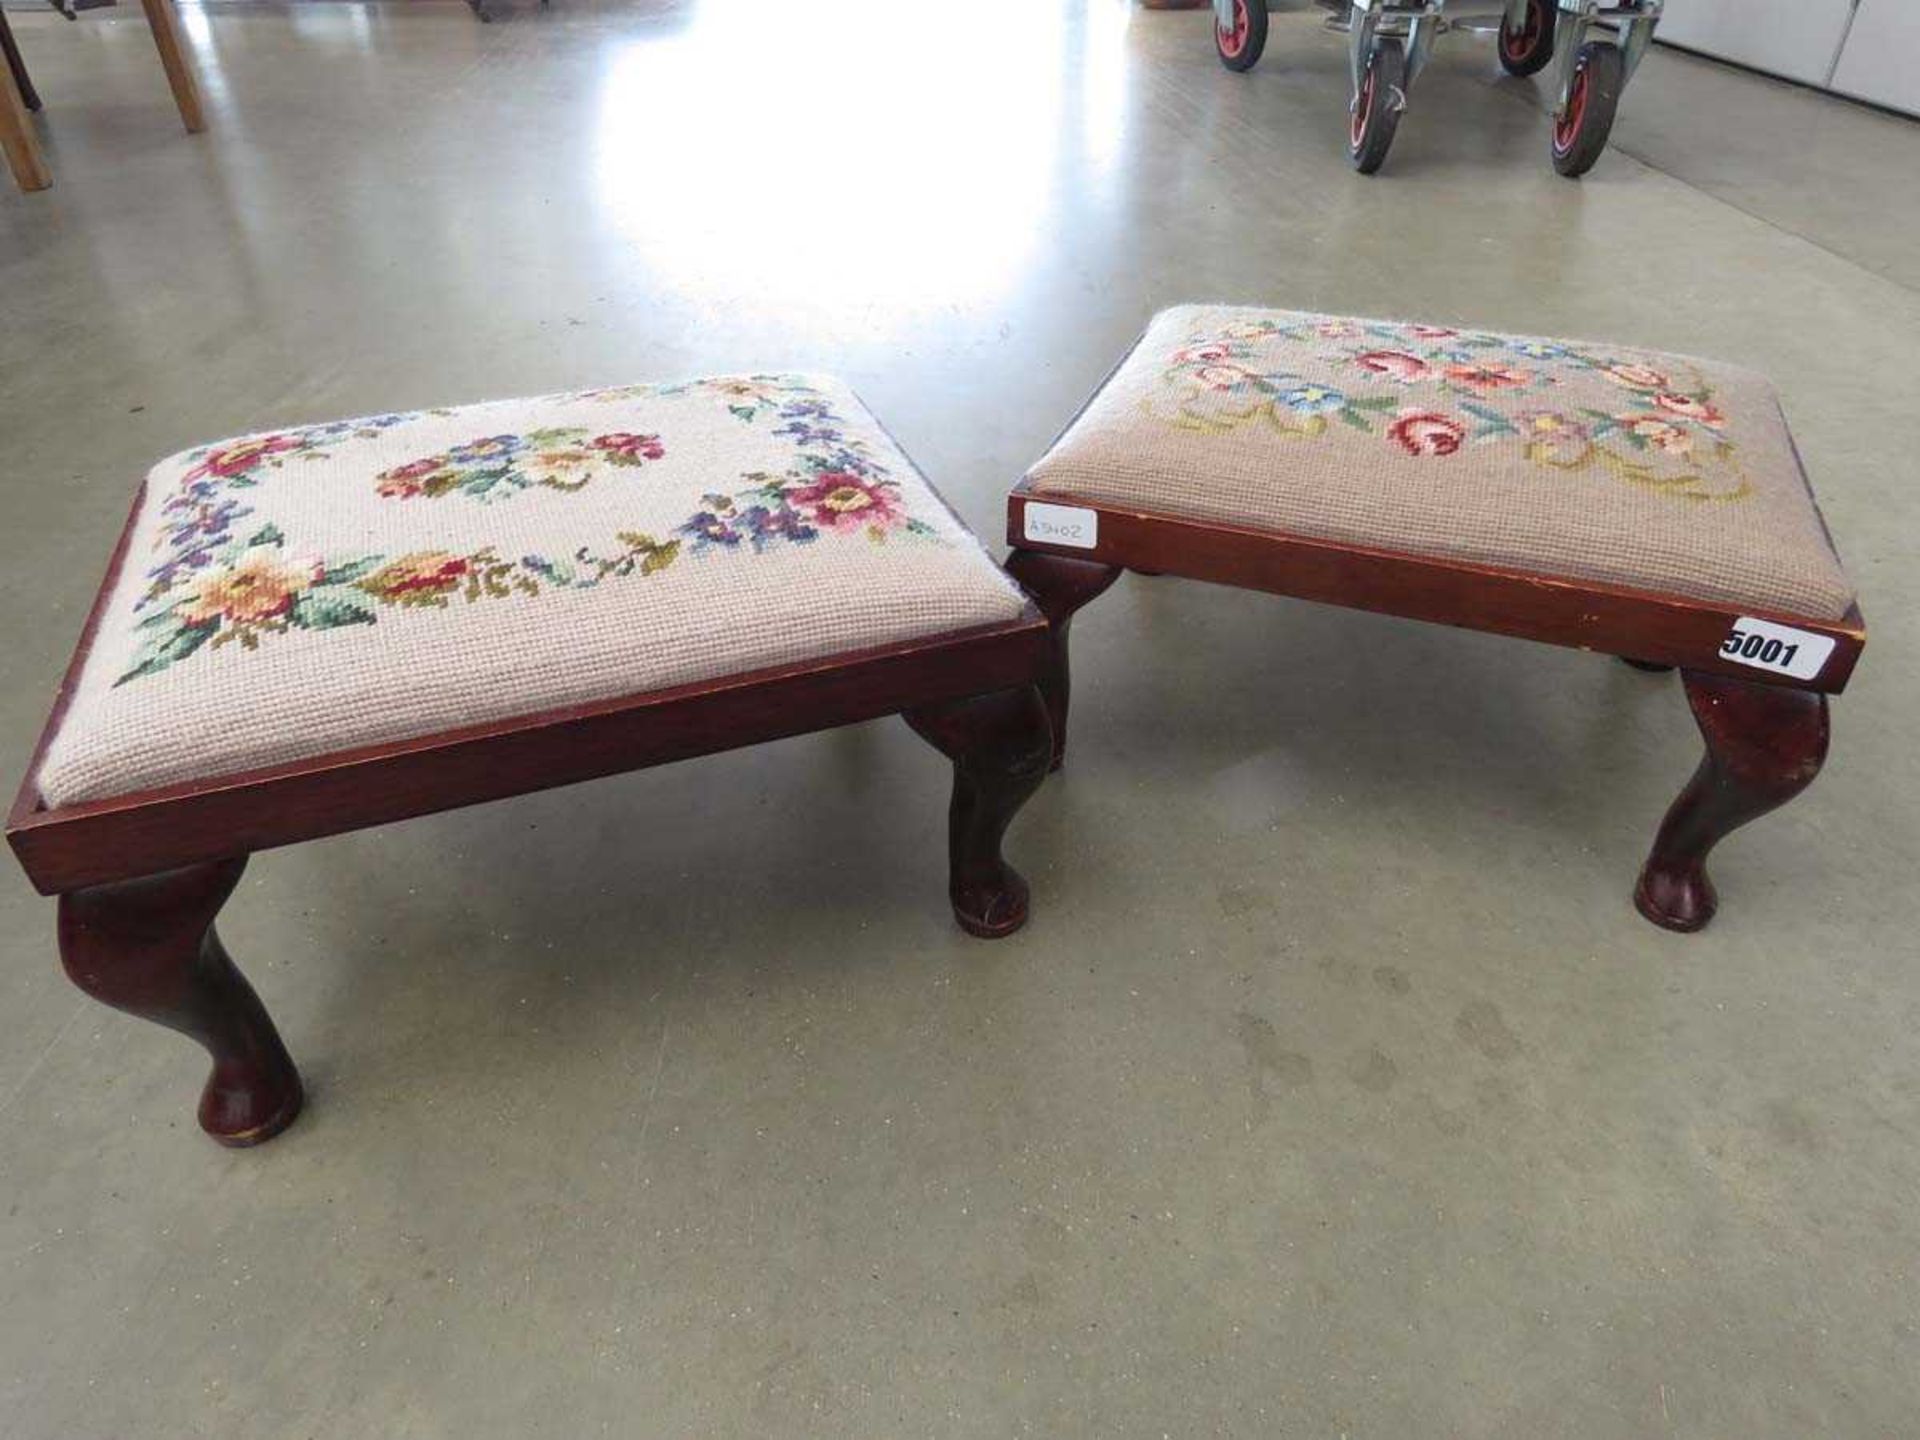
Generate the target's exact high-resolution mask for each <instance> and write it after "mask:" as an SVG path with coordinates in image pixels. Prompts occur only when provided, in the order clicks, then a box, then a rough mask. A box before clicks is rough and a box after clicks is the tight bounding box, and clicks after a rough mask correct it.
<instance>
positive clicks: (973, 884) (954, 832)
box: [904, 685, 1053, 939]
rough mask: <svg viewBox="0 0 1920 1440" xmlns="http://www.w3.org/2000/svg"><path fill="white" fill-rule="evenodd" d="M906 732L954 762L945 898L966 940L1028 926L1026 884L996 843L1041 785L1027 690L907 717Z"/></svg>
mask: <svg viewBox="0 0 1920 1440" xmlns="http://www.w3.org/2000/svg"><path fill="white" fill-rule="evenodd" d="M904 718H905V720H906V722H907V724H909V725H911V726H912V727H913V728H914V730H915V732H916V733H918V734H919V735H920V736H921V737H922V738H923V739H925V740H926V741H927V742H928V743H929V744H930V745H932V746H933V747H934V748H935V749H936V750H938V751H939V752H940V753H941V754H943V755H945V756H947V757H948V758H949V759H951V760H952V761H953V803H952V805H951V806H950V807H949V809H948V811H947V857H948V874H949V880H948V886H947V893H948V895H949V897H950V898H951V899H952V901H953V916H954V919H956V920H958V921H959V922H960V928H961V929H963V930H965V931H966V932H967V933H968V934H969V935H978V936H981V937H983V938H985V939H997V938H998V937H1000V936H1002V935H1011V934H1012V933H1013V932H1014V931H1016V930H1018V929H1019V928H1020V927H1021V926H1022V925H1024V924H1026V923H1027V882H1026V881H1025V880H1023V879H1022V878H1021V877H1020V872H1019V871H1017V870H1015V869H1014V868H1013V867H1012V866H1011V865H1009V864H1007V862H1006V861H1005V860H1004V859H1003V858H1002V857H1001V854H1000V841H1001V839H1002V837H1004V836H1005V835H1006V833H1007V826H1008V825H1009V824H1011V823H1012V821H1013V817H1014V815H1015V813H1016V812H1018V810H1019V809H1020V807H1021V806H1022V805H1024V804H1026V803H1027V800H1028V797H1030V796H1031V795H1032V794H1033V792H1034V791H1036V790H1038V789H1039V788H1040V783H1041V781H1043V780H1045V779H1046V777H1047V761H1048V758H1049V757H1050V756H1051V755H1052V753H1053V750H1052V741H1051V737H1050V735H1049V732H1048V729H1047V709H1046V705H1045V704H1044V703H1043V702H1042V700H1041V698H1040V692H1039V691H1038V690H1037V689H1036V688H1035V687H1034V686H1031V685H1022V686H1020V687H1019V688H1017V689H1013V690H997V691H994V692H993V693H992V694H988V695H974V696H969V697H967V698H965V699H962V700H948V701H942V702H940V703H938V704H934V705H923V706H920V707H918V708H916V709H913V710H909V711H907V712H906V714H905V716H904Z"/></svg>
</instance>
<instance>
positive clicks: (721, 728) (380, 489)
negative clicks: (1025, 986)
mask: <svg viewBox="0 0 1920 1440" xmlns="http://www.w3.org/2000/svg"><path fill="white" fill-rule="evenodd" d="M1047 659H1048V637H1047V627H1046V621H1045V619H1044V618H1043V617H1042V616H1041V615H1040V614H1039V612H1038V611H1037V610H1035V609H1034V608H1033V607H1032V605H1031V603H1030V602H1029V601H1028V600H1027V599H1026V597H1025V596H1024V595H1022V594H1021V593H1020V591H1019V589H1018V587H1017V586H1015V585H1014V584H1013V583H1012V582H1011V581H1010V580H1008V579H1007V577H1006V575H1005V574H1004V573H1003V572H1002V571H1001V570H1000V569H999V567H997V566H996V565H995V564H994V563H993V561H992V560H991V558H990V557H989V556H988V555H987V553H986V551H985V550H984V549H983V548H981V546H980V544H979V542H978V541H977V540H976V539H975V538H974V537H973V535H972V534H970V533H969V532H968V531H967V529H966V528H965V527H964V526H963V525H962V524H961V523H960V522H959V520H958V519H956V518H955V517H954V516H953V514H952V513H951V512H949V511H948V510H947V508H946V507H945V505H944V504H943V503H942V502H941V500H940V498H939V496H938V495H937V494H935V492H934V491H933V489H932V488H931V487H930V486H929V485H928V484H927V482H926V481H925V480H924V479H923V478H922V477H921V476H920V475H919V473H918V472H917V471H916V470H915V469H914V466H913V464H912V462H911V461H910V460H908V459H907V457H906V456H905V455H904V454H903V453H902V452H901V451H900V450H899V448H898V447H897V446H896V445H895V444H894V443H893V441H892V440H891V439H890V438H889V437H888V436H887V434H886V433H885V431H884V430H882V429H881V427H880V426H879V424H878V423H877V422H876V421H875V420H874V419H873V417H872V416H871V415H869V414H868V413H867V411H866V410H865V409H863V408H862V407H861V405H860V402H859V401H858V400H857V399H856V398H855V397H854V396H853V394H852V392H851V391H849V390H848V389H847V388H846V387H845V386H843V385H841V384H840V383H838V382H836V381H833V380H826V379H813V378H806V377H800V376H792V375H748V376H738V377H725V378H719V379H703V380H694V381H690V382H687V383H683V384H674V385H639V386H628V387H622V388H618V389H608V390H594V391H587V392H584V393H578V394H568V395H555V396H548V397H545V398H541V399H531V400H515V401H505V402H500V403H495V404H485V405H471V406H465V407H461V408H458V409H451V410H430V411H417V412H411V413H405V414H391V415H378V416H373V417H370V418H367V419H362V420H352V421H344V422H341V423H338V424H331V425H314V426H306V427H303V428H299V429H290V430H280V431H275V432H272V433H268V434H260V435H250V436H247V437H245V438H242V439H237V440H228V441H223V442H220V443H218V444H214V445H207V446H202V447H200V448H199V449H196V450H192V451H189V452H187V453H185V454H182V455H176V456H174V457H173V458H172V459H170V460H165V461H162V462H161V463H160V464H159V465H158V466H156V467H155V468H154V470H153V471H152V472H151V474H150V475H149V476H148V477H147V482H146V485H145V488H144V490H143V492H142V494H141V496H140V498H139V499H138V500H137V501H136V503H135V505H134V509H133V514H132V517H131V518H130V520H129V521H128V524H127V527H126V529H125V531H124V533H123V534H122V536H121V538H120V543H119V546H118V548H117V550H116V551H115V553H114V557H113V561H112V565H111V568H110V570H109V572H108V576H107V579H106V582H105V585H104V587H103V588H102V590H101V592H100V596H99V598H98V600H97V601H96V602H95V604H94V607H93V611H92V614H91V615H90V616H89V618H88V620H87V624H86V629H85V632H84V634H83V636H82V638H81V641H80V646H79V650H78V653H77V654H76V655H75V657H74V660H73V663H72V665H71V667H70V669H69V670H68V672H67V677H66V681H65V683H64V685H63V686H62V688H61V691H60V696H59V700H58V703H57V705H56V706H55V709H54V712H53V718H52V719H51V720H50V721H49V722H48V725H47V728H46V731H45V733H44V735H43V736H42V738H41V741H40V745H39V749H38V750H37V752H36V754H35V757H34V759H33V762H32V765H31V768H30V771H29V773H28V776H27V779H26V782H25V784H24V785H23V787H22V789H21V791H20V797H19V800H18V801H17V803H16V804H15V807H14V809H13V812H12V814H11V816H10V817H9V819H8V822H7V839H8V841H9V842H10V843H11V844H12V846H13V848H14V850H15V852H16V853H17V855H18V856H19V859H20V862H21V864H22V865H23V866H24V867H25V869H26V872H27V874H28V876H29V877H30V879H31V880H32V881H33V884H34V885H35V887H36V888H37V889H39V890H40V891H41V893H43V894H52V895H57V896H59V897H60V907H59V909H60V914H59V944H60V952H61V957H62V960H63V961H64V963H65V966H66V969H67V973H68V974H69V975H70V976H71V977H72V978H73V980H74V981H75V983H77V984H78V985H79V986H80V987H81V988H82V989H83V990H85V991H87V992H88V993H89V994H91V995H93V996H94V997H95V998H97V999H99V1000H103V1001H105V1002H106V1003H107V1004H109V1005H114V1006H117V1007H119V1008H121V1009H123V1010H127V1011H131V1012H132V1013H133V1014H135V1015H140V1016H144V1017H146V1018H148V1019H150V1020H155V1021H158V1022H159V1023H160V1024H162V1025H167V1026H170V1027H172V1028H173V1029H175V1030H179V1031H181V1032H183V1033H185V1034H187V1035H189V1036H191V1037H193V1038H194V1039H195V1040H198V1041H199V1042H200V1043H201V1044H202V1045H203V1046H205V1047H206V1048H207V1050H208V1051H209V1052H211V1054H212V1056H213V1060H214V1066H213V1074H212V1077H211V1079H210V1080H209V1081H208V1084H207V1087H206V1090H205V1092H204V1094H203V1096H202V1100H201V1104H200V1123H201V1125H202V1126H203V1127H204V1128H205V1129H206V1130H207V1131H208V1132H209V1133H210V1134H212V1135H213V1136H214V1138H215V1139H217V1140H220V1141H222V1142H224V1143H226V1144H229V1145H246V1144H253V1143H256V1142H258V1141H261V1140H264V1139H267V1138H268V1137H270V1136H272V1135H274V1134H276V1133H277V1132H278V1131H280V1130H281V1129H283V1128H285V1126H286V1125H287V1124H288V1123H289V1122H290V1121H291V1120H292V1119H293V1117H294V1115H295V1114H296V1113H297V1111H298V1109H299V1107H300V1102H301V1091H300V1081H299V1077H298V1075H297V1073H296V1072H295V1070H294V1067H293V1064H292V1062H291V1061H290V1060H289V1059H288V1057H287V1052H286V1049H285V1048H284V1046H283V1045H282V1044H281V1041H280V1037H279V1036H278V1034H277V1033H276V1032H275V1030H274V1027H273V1024H272V1022H271V1021H270V1020H269V1019H268V1018H267V1014H266V1012H265V1010H264V1009H263V1008H262V1007H261V1005H260V1002H259V1000H258V999H257V998H256V997H255V995H254V992H253V991H252V989H251V988H250V987H249V986H248V984H247V982H246V980H245V979H244V978H242V977H241V975H240V973H239V972H238V971H237V970H236V969H235V968H234V966H233V964H232V963H231V961H230V960H229V959H228V957H227V955H226V953H225V951H224V950H222V948H221V946H220V941H219V939H218V937H217V936H216V935H215V933H214V930H213V921H214V917H215V915H216V913H217V912H218V911H219V909H220V906H221V904H222V903H223V902H224V901H225V900H226V899H227V897H228V896H229V895H230V894H231V893H232V892H233V889H234V886H235V884H236V883H237V882H238V880H239V877H240V872H241V869H242V867H243V866H244V865H245V864H246V859H247V856H248V855H249V854H251V853H252V852H254V851H256V850H264V849H268V848H270V847H272V846H276V845H285V844H289V843H292V842H294V841H298V840H307V839H311V838H314V837H316V836H321V835H331V834H336V833H338V832H341V831H347V830H355V829H359V828H362V827H365V826H370V825H379V824H384V823H386V822H388V821H392V820H399V819H403V818H406V817H408V816H414V815H425V814H429V813H431V812H433V811H438V810H445V809H449V808H451V807H454V806H459V805H468V804H472V803H474V802H476V801H482V800H492V799H497V798H499V797H502V796H507V795H516V794H521V793H524V792H527V791H533V790H541V789H545V788H548V787H551V786H555V785H564V784H570V783H572V782H574V781H578V780H585V779H589V778H591V777H594V776H600V775H610V774H614V773H616V772H620V771H625V770H631V769H636V768H639V767H642V766H648V765H658V764H663V763H666V762H668V761H673V760H679V759H683V758H686V757H688V756H694V755H704V754H708V753H710V752H713V751H719V750H727V749H731V748H733V747H736V746H741V745H749V744H754V743H757V742H760V741H764V740H772V739H775V738H777V737H780V736H786V735H796V734H800V733H803V732H806V731H812V730H820V729H825V728H828V727H831V726H836V725H847V724H851V723H854V722H856V721H861V720H866V719H870V718H872V717H874V716H879V715H886V714H891V713H896V712H898V713H901V714H903V715H904V716H905V718H906V720H907V723H908V724H909V725H911V726H912V727H913V728H914V729H915V730H916V731H917V732H919V734H921V735H922V736H924V737H925V738H926V739H927V740H928V741H930V742H931V743H932V744H933V745H934V746H935V747H936V748H938V749H939V750H940V751H942V752H943V753H944V754H946V755H947V756H949V757H950V758H951V759H952V761H953V767H954V787H953V799H952V807H951V812H950V816H949V839H950V852H951V853H950V881H951V883H950V893H951V899H952V903H953V909H954V913H955V915H956V917H957V918H958V920H959V922H960V924H961V925H962V926H963V927H965V928H966V929H967V930H968V931H970V932H971V933H973V934H975V935H982V936H998V935H1005V934H1007V933H1009V932H1011V931H1013V930H1015V929H1017V928H1018V927H1019V926H1020V925H1021V923H1022V922H1023V921H1024V920H1025V918H1026V913H1027V889H1026V885H1025V883H1024V882H1023V881H1022V880H1021V878H1020V876H1019V875H1018V874H1016V873H1015V872H1014V871H1013V870H1012V869H1011V868H1009V867H1008V866H1007V865H1006V864H1005V863H1004V862H1003V861H1002V859H1001V855H1000V841H1001V837H1002V835H1003V833H1004V832H1005V830H1006V828H1007V825H1008V822H1009V821H1010V820H1011V819H1012V817H1013V815H1014V812H1015V811H1017V810H1018V809H1019V807H1020V806H1021V805H1022V804H1023V803H1024V802H1025V800H1026V799H1027V797H1028V796H1029V795H1030V794H1032V792H1033V791H1034V789H1035V788H1037V786H1038V785H1039V783H1040V781H1041V780H1042V778H1043V777H1044V776H1045V774H1046V765H1047V756H1048V753H1049V751H1048V746H1049V735H1048V729H1047V717H1046V712H1045V709H1044V707H1043V705H1042V703H1041V699H1040V696H1039V693H1038V691H1037V690H1036V689H1035V684H1034V682H1035V681H1036V679H1037V678H1038V677H1039V675H1040V673H1041V672H1042V670H1043V668H1044V666H1045V665H1046V663H1047Z"/></svg>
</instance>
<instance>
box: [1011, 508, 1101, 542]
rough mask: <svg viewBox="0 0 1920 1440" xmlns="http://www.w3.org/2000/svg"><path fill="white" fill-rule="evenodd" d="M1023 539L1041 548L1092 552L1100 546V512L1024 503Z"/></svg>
mask: <svg viewBox="0 0 1920 1440" xmlns="http://www.w3.org/2000/svg"><path fill="white" fill-rule="evenodd" d="M1026 510H1027V519H1026V536H1027V539H1029V540H1037V541H1039V542H1040V543H1041V544H1042V545H1071V546H1073V547H1074V548H1075V549H1076V550H1091V549H1093V547H1094V546H1095V545H1097V544H1099V543H1100V512H1099V511H1098V510H1084V509H1082V508H1081V507H1080V506H1078V505H1044V504H1041V503H1040V502H1039V501H1036V500H1029V501H1028V502H1027V507H1026Z"/></svg>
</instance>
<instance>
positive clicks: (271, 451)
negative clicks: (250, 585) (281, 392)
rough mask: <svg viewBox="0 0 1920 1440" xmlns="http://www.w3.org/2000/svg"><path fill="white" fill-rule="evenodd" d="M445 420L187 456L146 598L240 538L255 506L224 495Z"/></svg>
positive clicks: (230, 445) (393, 419)
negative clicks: (288, 467) (351, 443)
mask: <svg viewBox="0 0 1920 1440" xmlns="http://www.w3.org/2000/svg"><path fill="white" fill-rule="evenodd" d="M446 413H448V412H446V411H444V410H409V411H399V412H395V413H393V414H389V415H373V416H369V417H367V418H366V419H363V420H336V421H332V422H330V423H328V424H325V425H305V426H301V427H300V428H298V429H294V430H282V431H278V432H276V433H275V434H271V435H255V436H252V437H251V438H249V439H245V440H231V441H228V442H227V443H225V444H223V445H203V446H201V447H200V448H199V449H198V450H190V451H188V452H187V456H186V458H187V459H188V460H189V461H190V462H191V463H190V464H189V466H188V468H187V472H186V474H185V475H184V476H182V477H181V482H180V488H179V489H178V490H176V491H174V493H173V494H172V495H169V496H168V497H167V499H166V501H165V502H164V503H163V504H162V505H161V507H160V524H161V535H160V540H159V541H158V543H157V544H156V545H155V547H154V548H155V549H156V550H158V551H159V552H160V554H161V557H162V558H161V559H160V561H159V563H158V564H156V565H155V566H153V568H152V569H150V570H149V571H148V572H147V578H148V579H149V580H151V581H152V582H153V585H152V588H151V589H150V590H149V591H148V592H147V597H146V599H147V600H151V599H153V598H154V597H156V596H158V595H161V594H163V593H165V592H166V591H167V590H168V589H169V588H170V587H171V586H172V585H173V583H174V581H175V580H177V579H178V578H179V577H180V576H181V575H183V574H190V573H192V572H194V571H198V570H202V569H205V568H206V567H207V566H208V565H210V564H212V563H213V552H214V550H215V549H216V548H217V547H219V546H222V545H225V544H227V543H228V542H229V541H230V540H231V539H232V538H233V536H232V532H233V526H234V523H235V522H236V521H239V520H242V519H244V518H245V517H247V516H248V515H251V514H252V513H253V510H252V507H250V506H247V505H243V504H242V503H241V502H240V501H238V500H236V499H233V498H231V497H230V496H227V495H225V494H224V493H223V492H225V491H228V490H246V489H251V488H252V487H254V486H255V485H258V484H259V483H260V479H261V477H262V474H263V473H264V472H265V471H267V470H278V469H280V468H282V467H283V466H284V465H285V464H286V463H287V461H288V460H291V459H294V458H296V457H297V458H299V459H303V460H318V459H321V458H323V457H324V456H325V455H326V453H327V451H328V450H329V449H330V448H331V447H332V446H334V445H337V444H339V443H340V442H341V441H343V440H371V439H373V438H374V437H376V436H378V435H379V434H380V433H381V432H382V431H384V430H388V429H391V428H392V427H393V426H395V425H402V424H405V423H406V422H407V421H409V420H418V419H420V418H421V417H422V416H424V415H444V414H446ZM141 603H142V605H144V604H145V603H146V601H144V600H143V601H142V602H141Z"/></svg>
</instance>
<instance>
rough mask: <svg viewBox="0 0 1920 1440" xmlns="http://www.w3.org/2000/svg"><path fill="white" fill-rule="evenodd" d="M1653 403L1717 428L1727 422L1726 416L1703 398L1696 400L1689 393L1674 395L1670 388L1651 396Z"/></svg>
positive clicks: (1663, 408)
mask: <svg viewBox="0 0 1920 1440" xmlns="http://www.w3.org/2000/svg"><path fill="white" fill-rule="evenodd" d="M1653 403H1654V404H1656V405H1658V406H1659V407H1660V408H1661V409H1662V410H1667V411H1670V412H1672V413H1673V414H1675V415H1684V416H1685V417H1686V418H1687V419H1689V420H1697V421H1699V422H1700V423H1701V424H1702V425H1710V426H1712V427H1713V428H1714V429H1715V430H1718V429H1719V428H1720V427H1721V426H1722V425H1724V424H1726V423H1727V417H1726V416H1725V415H1722V414H1721V413H1720V412H1719V411H1718V410H1716V409H1715V408H1714V407H1713V406H1711V405H1709V404H1708V403H1707V402H1706V401H1704V400H1696V399H1694V398H1693V397H1692V396H1691V395H1676V394H1674V393H1673V392H1672V391H1671V390H1662V391H1661V392H1660V393H1659V394H1658V395H1656V396H1654V397H1653Z"/></svg>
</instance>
